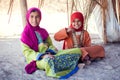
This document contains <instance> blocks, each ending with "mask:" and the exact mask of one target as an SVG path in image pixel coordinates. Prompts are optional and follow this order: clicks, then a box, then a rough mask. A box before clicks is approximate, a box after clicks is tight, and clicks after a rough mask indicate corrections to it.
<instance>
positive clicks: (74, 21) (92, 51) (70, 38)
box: [54, 12, 105, 64]
mask: <svg viewBox="0 0 120 80" xmlns="http://www.w3.org/2000/svg"><path fill="white" fill-rule="evenodd" d="M70 23H71V24H70V26H69V27H68V28H63V29H61V30H59V31H58V32H56V33H55V35H54V39H55V40H57V41H62V40H64V44H63V49H71V48H80V49H81V50H82V58H81V59H82V61H83V62H85V63H87V64H89V63H91V61H90V59H91V60H94V59H96V58H103V57H105V53H104V48H103V47H102V46H98V45H96V46H91V38H90V35H89V33H88V32H87V30H84V17H83V14H82V13H81V12H74V13H73V14H72V15H71V20H70ZM87 55H88V56H87Z"/></svg>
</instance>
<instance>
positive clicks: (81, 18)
mask: <svg viewBox="0 0 120 80" xmlns="http://www.w3.org/2000/svg"><path fill="white" fill-rule="evenodd" d="M75 18H78V19H79V20H80V21H81V22H82V25H81V27H80V28H79V29H75V28H74V27H73V26H72V22H73V20H74V19H75ZM83 24H84V17H83V14H82V13H81V12H74V13H73V14H72V15H71V24H70V28H73V29H74V30H75V31H82V30H83Z"/></svg>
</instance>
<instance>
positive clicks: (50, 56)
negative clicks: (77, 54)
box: [42, 53, 54, 59]
mask: <svg viewBox="0 0 120 80" xmlns="http://www.w3.org/2000/svg"><path fill="white" fill-rule="evenodd" d="M42 58H51V59H54V56H53V55H51V54H50V53H49V54H46V55H44V56H42Z"/></svg>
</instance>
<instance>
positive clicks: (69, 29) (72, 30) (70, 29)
mask: <svg viewBox="0 0 120 80" xmlns="http://www.w3.org/2000/svg"><path fill="white" fill-rule="evenodd" d="M67 32H68V33H69V32H75V30H74V29H72V28H68V29H67Z"/></svg>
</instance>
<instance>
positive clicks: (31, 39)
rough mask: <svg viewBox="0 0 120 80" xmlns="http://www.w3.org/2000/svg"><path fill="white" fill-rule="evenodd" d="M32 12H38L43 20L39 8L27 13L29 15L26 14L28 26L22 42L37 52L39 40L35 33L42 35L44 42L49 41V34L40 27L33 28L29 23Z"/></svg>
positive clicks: (22, 35) (23, 33)
mask: <svg viewBox="0 0 120 80" xmlns="http://www.w3.org/2000/svg"><path fill="white" fill-rule="evenodd" d="M32 11H38V13H39V15H40V19H41V12H40V10H39V9H38V8H35V7H33V8H30V9H29V10H28V11H27V14H26V20H27V24H26V26H25V28H24V30H23V32H22V34H21V41H22V42H23V43H25V44H26V45H28V46H29V47H30V48H31V49H33V50H35V51H36V52H37V51H38V40H37V37H36V35H35V31H37V32H39V33H40V35H41V37H42V39H43V40H45V39H47V37H48V36H49V34H48V32H47V31H46V30H45V29H44V28H41V27H40V26H36V27H32V25H31V24H30V23H29V16H30V13H31V12H32Z"/></svg>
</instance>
